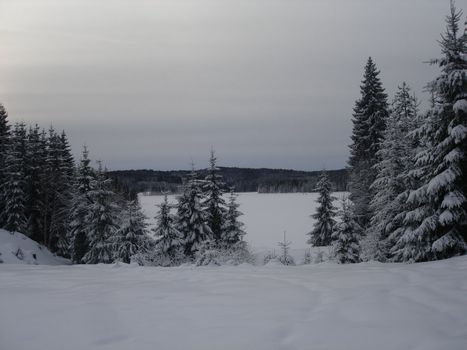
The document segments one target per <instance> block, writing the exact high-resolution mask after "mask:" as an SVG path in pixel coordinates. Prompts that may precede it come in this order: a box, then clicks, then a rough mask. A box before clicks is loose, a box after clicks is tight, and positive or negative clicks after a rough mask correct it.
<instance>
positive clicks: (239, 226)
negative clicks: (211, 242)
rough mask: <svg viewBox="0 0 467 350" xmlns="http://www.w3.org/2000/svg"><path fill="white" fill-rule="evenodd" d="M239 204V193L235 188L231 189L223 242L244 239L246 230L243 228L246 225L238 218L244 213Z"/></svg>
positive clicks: (228, 243) (230, 242)
mask: <svg viewBox="0 0 467 350" xmlns="http://www.w3.org/2000/svg"><path fill="white" fill-rule="evenodd" d="M238 207H239V204H238V203H237V194H235V192H234V188H233V187H232V188H231V189H230V197H229V203H228V204H227V212H226V214H225V222H224V228H223V233H222V242H224V243H226V244H227V245H233V244H236V243H237V242H241V241H243V236H245V234H246V232H245V231H244V230H243V226H245V225H244V224H243V223H242V222H240V221H239V220H238V218H239V217H240V216H241V215H243V213H242V212H240V211H239V210H238Z"/></svg>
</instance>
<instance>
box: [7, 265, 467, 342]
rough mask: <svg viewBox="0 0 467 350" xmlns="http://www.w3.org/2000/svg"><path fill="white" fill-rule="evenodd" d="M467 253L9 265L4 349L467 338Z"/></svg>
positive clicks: (466, 339)
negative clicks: (297, 261)
mask: <svg viewBox="0 0 467 350" xmlns="http://www.w3.org/2000/svg"><path fill="white" fill-rule="evenodd" d="M466 276H467V257H459V258H453V259H450V260H445V261H437V262H430V263H420V264H411V265H405V264H375V263H373V264H369V263H362V264H356V265H335V264H329V263H324V264H318V265H307V266H297V267H286V266H275V265H273V264H271V265H268V266H262V267H254V266H248V265H242V266H237V267H231V266H229V267H227V266H224V267H198V268H193V267H179V268H155V267H137V266H136V267H135V266H129V265H122V264H119V265H94V266H89V265H87V266H83V265H81V266H25V265H5V264H3V265H0V310H1V315H2V316H1V317H0V349H2V350H3V349H5V350H23V349H44V350H45V349H47V350H63V349H67V350H75V349H76V350H78V349H80V350H81V349H86V350H97V349H99V350H128V349H138V350H154V349H161V350H186V349H191V350H219V349H221V350H238V349H243V350H250V349H251V350H263V349H264V350H286V349H287V350H298V349H301V350H310V349H313V350H315V349H316V350H323V349H330V350H341V349H342V350H344V349H345V350H352V349H355V350H407V349H412V350H440V349H443V350H465V349H466V344H467V279H466V278H465V277H466Z"/></svg>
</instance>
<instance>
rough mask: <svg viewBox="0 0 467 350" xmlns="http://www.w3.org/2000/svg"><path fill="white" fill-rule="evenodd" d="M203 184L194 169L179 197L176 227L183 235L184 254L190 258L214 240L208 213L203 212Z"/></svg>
mask: <svg viewBox="0 0 467 350" xmlns="http://www.w3.org/2000/svg"><path fill="white" fill-rule="evenodd" d="M201 184H202V183H201V182H200V181H199V180H197V174H196V172H195V170H194V169H193V170H192V172H191V174H190V177H189V179H188V181H186V183H185V185H184V189H183V193H182V195H181V196H179V197H178V204H177V216H176V227H177V230H179V231H180V233H181V234H182V237H183V246H184V252H185V255H186V256H188V257H193V256H194V253H195V252H196V250H197V249H198V248H199V246H200V245H201V244H203V243H204V242H206V241H208V240H212V239H213V235H212V231H211V229H210V228H209V226H208V225H207V213H206V212H205V211H204V210H203V205H202V200H203V196H202V190H201Z"/></svg>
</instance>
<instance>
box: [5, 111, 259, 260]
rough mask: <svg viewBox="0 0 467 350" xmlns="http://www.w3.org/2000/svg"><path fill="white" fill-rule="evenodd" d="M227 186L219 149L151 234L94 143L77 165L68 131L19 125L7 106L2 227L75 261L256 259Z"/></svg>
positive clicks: (132, 197)
mask: <svg viewBox="0 0 467 350" xmlns="http://www.w3.org/2000/svg"><path fill="white" fill-rule="evenodd" d="M226 191H227V188H226V186H225V183H224V182H223V179H222V176H220V175H219V174H218V168H217V167H216V157H215V155H214V151H212V154H211V160H210V168H209V171H208V174H207V176H206V177H205V178H204V179H198V175H197V173H196V172H195V171H194V170H193V171H192V172H191V174H190V176H189V178H188V179H187V180H186V181H185V182H184V185H183V191H182V194H181V195H180V196H179V197H178V203H177V205H175V206H172V205H169V204H168V203H167V198H166V200H165V202H164V203H162V204H161V205H160V207H159V212H158V215H157V217H156V219H157V226H156V227H155V228H154V229H153V231H154V235H150V234H149V233H150V232H149V229H148V225H147V223H146V218H145V216H144V214H143V213H142V211H141V208H140V206H139V203H138V200H137V198H135V195H134V193H132V191H131V190H130V189H129V188H128V186H126V185H125V184H124V183H121V182H118V181H113V180H112V179H111V178H109V176H108V174H107V172H106V170H105V169H104V168H103V166H102V163H101V162H97V168H94V167H92V166H91V159H90V158H89V151H88V149H87V148H86V147H84V149H83V152H82V156H81V159H80V161H79V162H78V164H76V165H75V161H74V159H73V156H72V154H71V150H70V146H69V143H68V139H67V136H66V134H65V132H61V133H58V132H56V131H55V130H54V128H53V127H50V129H49V130H48V131H45V130H42V129H41V128H40V127H39V126H38V125H35V126H31V127H27V126H26V124H25V123H23V122H18V123H15V124H14V125H13V127H11V126H10V125H9V122H8V114H7V112H6V110H5V108H4V107H3V105H1V104H0V227H2V228H4V229H5V230H7V231H10V232H20V233H23V234H25V235H27V236H28V237H30V238H31V239H33V240H35V241H37V242H39V243H41V244H43V245H45V246H46V247H47V248H48V249H49V250H50V251H51V252H53V253H55V254H57V255H60V256H63V257H66V258H69V259H70V260H71V261H72V262H73V263H77V264H81V263H85V264H96V263H112V262H115V261H122V262H125V263H130V262H131V261H135V262H137V263H139V264H157V265H164V266H171V265H175V264H181V263H185V262H196V263H199V264H215V263H221V262H226V261H227V260H228V261H230V262H233V263H238V262H243V261H245V260H248V259H250V254H249V252H248V247H247V245H246V242H244V241H243V235H244V234H245V232H244V231H243V228H242V227H243V224H242V223H241V222H240V221H239V220H238V217H239V216H240V215H242V214H241V212H240V211H239V210H238V204H237V202H236V194H235V193H234V192H233V189H232V191H231V194H230V197H229V200H228V202H226V201H225V200H224V194H225V192H226ZM173 208H175V209H176V215H172V214H171V209H173ZM152 236H154V238H153V237H152Z"/></svg>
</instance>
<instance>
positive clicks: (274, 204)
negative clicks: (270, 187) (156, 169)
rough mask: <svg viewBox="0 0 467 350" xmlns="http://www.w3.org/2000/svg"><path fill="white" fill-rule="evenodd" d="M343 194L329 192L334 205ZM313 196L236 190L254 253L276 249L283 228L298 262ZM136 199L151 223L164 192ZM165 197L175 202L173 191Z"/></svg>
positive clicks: (304, 246)
mask: <svg viewBox="0 0 467 350" xmlns="http://www.w3.org/2000/svg"><path fill="white" fill-rule="evenodd" d="M345 195H346V193H344V192H337V193H333V196H335V197H336V198H337V199H338V200H337V201H336V202H335V203H334V204H335V205H336V206H337V207H340V199H342V197H343V196H345ZM317 198H318V193H253V192H251V193H239V196H238V198H237V201H238V203H239V204H240V207H239V210H240V211H241V212H242V213H243V214H244V215H242V216H240V218H239V220H240V221H242V222H243V223H245V228H244V229H245V231H246V232H247V234H246V236H245V240H246V241H247V242H248V243H249V244H250V246H251V247H252V248H253V250H254V251H255V252H256V253H257V255H258V256H264V254H265V253H267V252H268V251H271V250H274V249H275V250H276V253H277V252H278V245H277V243H278V242H280V241H282V240H283V234H284V231H287V240H288V241H291V242H292V245H291V255H292V256H293V258H294V259H295V261H296V262H297V263H300V262H301V261H302V260H303V256H304V253H305V250H306V249H308V248H309V247H310V246H309V245H308V244H307V243H306V241H307V239H308V236H307V233H308V232H310V231H311V230H312V229H313V223H314V221H315V220H314V219H313V218H311V217H310V215H311V214H314V212H315V209H316V207H317V205H318V204H317V203H316V199H317ZM139 199H140V202H141V207H142V209H143V211H144V213H145V214H146V216H148V217H149V221H148V222H149V223H150V224H151V225H152V226H153V225H154V224H155V220H154V216H155V215H156V213H157V210H158V208H157V207H156V204H160V203H161V202H162V201H163V200H164V196H143V195H140V197H139ZM168 199H169V202H170V203H172V204H175V203H176V196H175V195H171V196H168ZM314 250H315V251H316V250H317V249H314ZM323 250H324V251H326V249H323ZM259 259H260V260H261V258H259Z"/></svg>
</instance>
